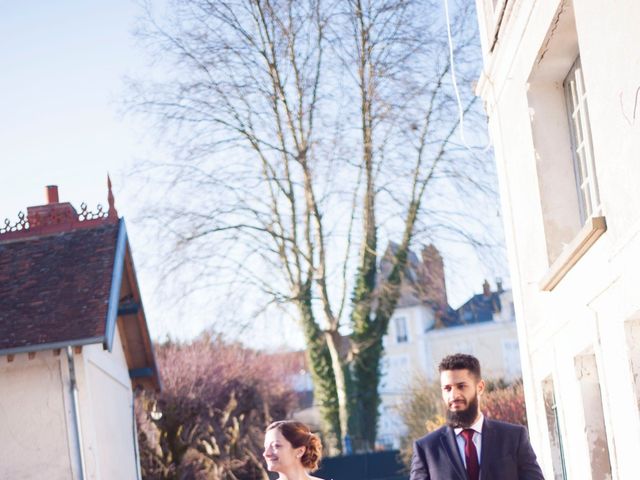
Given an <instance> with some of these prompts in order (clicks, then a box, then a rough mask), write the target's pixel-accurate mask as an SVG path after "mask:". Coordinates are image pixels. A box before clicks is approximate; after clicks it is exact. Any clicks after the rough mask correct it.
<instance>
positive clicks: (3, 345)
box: [0, 180, 161, 389]
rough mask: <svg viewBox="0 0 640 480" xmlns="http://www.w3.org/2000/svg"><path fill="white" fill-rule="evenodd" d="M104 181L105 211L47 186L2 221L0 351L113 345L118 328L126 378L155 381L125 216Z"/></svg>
mask: <svg viewBox="0 0 640 480" xmlns="http://www.w3.org/2000/svg"><path fill="white" fill-rule="evenodd" d="M107 186H108V196H107V200H108V206H109V207H108V210H107V211H103V210H102V207H100V206H98V209H97V211H96V212H91V211H88V210H87V207H86V205H85V204H82V205H81V211H80V212H79V213H78V212H77V211H76V210H75V208H73V206H72V205H71V204H70V203H61V202H60V201H59V199H58V187H56V186H49V187H47V200H48V203H47V204H46V205H39V206H35V207H29V208H28V209H27V215H26V216H25V215H23V214H20V215H18V218H19V220H18V222H17V223H15V224H11V222H10V221H9V220H5V222H4V226H0V355H12V354H15V353H22V352H35V351H38V350H50V349H58V348H63V347H67V346H74V345H75V346H77V345H89V344H100V343H101V344H103V346H104V347H105V348H106V349H108V350H109V351H111V348H112V346H113V344H114V337H115V335H116V330H118V332H119V334H120V339H121V341H122V346H123V349H124V354H125V357H126V360H127V365H128V366H129V376H130V377H131V378H132V381H133V382H134V383H135V385H136V386H137V385H140V386H143V387H144V388H147V387H149V388H154V389H160V388H161V384H160V377H159V375H158V370H157V367H156V362H155V356H154V353H153V344H152V342H151V338H150V336H149V330H148V327H147V322H146V318H145V315H144V309H143V307H142V300H141V298H140V290H139V287H138V282H137V279H136V275H135V269H134V267H133V260H132V258H131V252H130V249H129V243H128V240H127V232H126V228H125V225H124V220H123V219H118V214H117V212H116V209H115V205H114V199H113V194H112V192H111V182H110V181H109V180H108V181H107ZM123 296H124V298H123ZM121 302H124V303H123V304H122V305H121Z"/></svg>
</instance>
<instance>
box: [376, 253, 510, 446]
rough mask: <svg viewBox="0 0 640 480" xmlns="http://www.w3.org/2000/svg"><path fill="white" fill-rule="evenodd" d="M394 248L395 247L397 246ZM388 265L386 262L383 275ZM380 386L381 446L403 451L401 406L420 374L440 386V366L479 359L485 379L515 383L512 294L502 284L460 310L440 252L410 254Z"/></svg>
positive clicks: (485, 288)
mask: <svg viewBox="0 0 640 480" xmlns="http://www.w3.org/2000/svg"><path fill="white" fill-rule="evenodd" d="M390 248H394V247H393V245H392V246H390ZM387 267H388V266H387V265H386V264H385V260H384V259H383V261H382V263H381V270H382V271H383V272H384V271H385V268H387ZM384 349H385V353H384V358H383V362H382V379H381V383H380V395H381V401H382V403H381V406H380V419H379V424H378V443H379V445H380V446H382V447H385V448H399V447H400V441H401V438H402V437H403V436H404V435H405V434H406V427H405V425H404V423H403V421H402V419H401V417H400V415H399V413H398V406H399V405H401V404H402V403H403V402H405V401H406V395H407V393H406V389H407V386H408V384H409V382H411V381H412V379H413V378H414V377H415V376H416V375H421V376H425V377H426V378H427V379H429V380H430V381H437V380H438V379H439V375H438V371H437V368H438V363H439V362H440V360H441V359H442V358H443V357H445V356H446V355H450V354H452V353H458V352H462V353H471V354H473V355H475V356H477V357H478V358H479V359H480V361H481V363H482V368H483V375H484V376H485V377H486V378H492V379H504V380H507V381H509V380H514V379H516V378H519V377H520V376H521V370H520V352H519V349H518V338H517V332H516V324H515V316H514V309H513V302H512V299H511V292H510V291H505V290H503V288H502V284H501V282H498V283H497V288H496V291H491V288H490V285H489V283H488V282H486V281H485V283H484V285H482V293H479V294H477V295H474V296H473V297H472V298H470V299H469V300H468V301H467V302H465V303H464V304H463V305H462V306H460V307H459V308H458V309H457V310H453V309H452V308H451V307H449V305H448V304H447V295H446V288H445V278H444V266H443V261H442V257H441V256H440V254H439V253H438V251H437V249H436V248H435V247H434V246H433V245H430V246H428V247H426V248H425V249H423V251H422V260H419V259H418V257H417V256H416V255H415V254H413V253H410V255H409V266H408V268H407V270H406V271H405V275H404V279H403V283H402V296H401V298H400V301H399V302H398V306H397V307H396V310H395V312H394V314H393V316H392V318H391V321H390V324H389V330H388V332H387V335H386V336H385V338H384Z"/></svg>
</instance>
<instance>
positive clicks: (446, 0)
mask: <svg viewBox="0 0 640 480" xmlns="http://www.w3.org/2000/svg"><path fill="white" fill-rule="evenodd" d="M443 2H444V15H445V18H446V20H447V39H448V41H449V64H450V65H451V82H452V83H453V91H454V92H455V95H456V102H457V103H458V117H459V119H460V140H462V145H464V146H465V148H466V149H467V150H469V151H470V152H471V153H472V154H473V155H474V156H475V152H474V151H473V149H472V148H471V147H470V146H469V145H468V144H467V140H466V139H465V136H464V108H462V100H461V99H460V91H459V90H458V81H457V80H456V68H455V62H454V59H453V37H452V35H451V19H450V18H449V0H443ZM489 148H491V141H490V140H489V141H488V142H487V147H486V148H485V149H484V151H485V152H486V151H487V150H489Z"/></svg>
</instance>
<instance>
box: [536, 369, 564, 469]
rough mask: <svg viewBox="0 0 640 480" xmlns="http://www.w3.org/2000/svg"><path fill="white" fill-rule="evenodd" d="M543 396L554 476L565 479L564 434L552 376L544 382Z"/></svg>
mask: <svg viewBox="0 0 640 480" xmlns="http://www.w3.org/2000/svg"><path fill="white" fill-rule="evenodd" d="M542 397H543V399H544V411H545V413H546V417H547V428H548V432H549V446H550V447H551V464H552V467H553V478H554V480H565V479H566V478H567V468H566V466H565V463H564V450H563V446H562V435H561V433H560V420H559V418H558V405H557V403H556V394H555V390H554V388H553V379H552V378H551V377H550V376H549V377H547V378H546V379H545V380H544V381H543V382H542Z"/></svg>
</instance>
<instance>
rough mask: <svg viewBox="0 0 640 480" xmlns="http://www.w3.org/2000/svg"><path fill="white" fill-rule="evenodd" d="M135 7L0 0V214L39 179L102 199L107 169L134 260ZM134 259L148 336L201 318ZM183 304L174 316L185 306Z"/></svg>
mask: <svg viewBox="0 0 640 480" xmlns="http://www.w3.org/2000/svg"><path fill="white" fill-rule="evenodd" d="M140 12H141V9H140V7H139V6H138V4H136V3H135V2H134V1H130V0H108V1H107V0H92V1H81V0H57V1H45V0H40V1H38V0H33V1H29V2H14V1H9V0H0V32H1V34H2V38H3V42H2V44H1V46H0V72H2V73H1V74H0V167H1V168H0V222H2V223H4V219H5V218H8V219H9V220H10V221H11V222H12V223H14V222H15V221H16V220H17V215H18V212H19V211H24V212H25V213H26V207H27V206H32V205H40V204H43V203H45V193H44V192H45V186H46V185H58V187H59V195H60V201H63V202H65V201H66V202H71V203H72V204H73V205H74V206H75V207H76V209H79V208H80V204H81V203H82V202H86V203H87V205H88V207H89V209H95V207H96V205H97V204H99V203H100V204H102V205H103V206H105V207H106V203H107V200H106V199H107V187H106V178H107V174H109V175H110V176H111V179H112V182H113V191H114V195H115V199H116V208H117V209H118V213H119V214H120V215H121V216H124V217H125V218H126V219H128V220H127V230H128V232H129V235H130V243H131V246H132V250H133V256H134V260H136V259H138V258H140V257H142V255H140V254H138V255H137V254H136V251H138V252H140V251H142V250H144V249H145V248H146V246H145V245H144V242H143V238H144V237H145V236H144V232H142V231H140V230H139V227H138V226H137V225H136V223H135V222H132V221H131V220H130V219H134V218H135V217H136V215H138V214H139V213H140V212H141V210H142V209H143V208H144V205H143V204H142V201H141V200H140V198H141V196H140V195H139V192H140V191H141V189H143V188H144V185H141V184H140V183H139V181H140V180H136V178H135V177H133V176H131V175H130V172H131V171H132V169H133V167H134V165H136V163H137V162H139V161H141V160H147V159H158V158H161V157H162V156H163V155H165V152H164V151H162V149H161V148H160V147H159V146H157V145H156V142H155V141H154V136H153V134H151V133H150V131H149V130H148V128H145V125H144V124H142V123H141V121H140V120H138V119H136V118H133V117H131V116H128V115H123V113H122V111H123V107H122V100H121V99H122V98H123V96H124V95H125V93H126V88H125V85H124V78H125V77H127V76H131V77H135V76H136V75H139V74H141V72H144V71H145V70H147V67H148V65H147V62H148V55H147V53H146V52H145V50H144V49H143V48H142V46H140V45H138V43H137V41H136V38H135V36H134V35H133V31H134V28H135V25H136V18H137V16H138V15H139V14H140ZM445 262H446V259H445ZM469 262H470V263H469V268H468V270H467V275H466V277H465V278H464V279H462V280H461V281H459V282H457V286H456V287H455V288H454V289H451V288H450V289H449V295H450V299H451V300H452V302H451V303H452V304H453V305H454V306H456V303H461V302H462V301H463V300H464V299H465V298H467V297H468V296H470V295H471V294H473V293H474V292H479V291H480V290H481V283H482V279H483V272H482V267H481V266H480V265H478V264H477V262H476V261H475V260H473V259H470V260H469ZM136 266H137V273H138V279H139V283H140V286H141V290H142V295H143V302H144V305H145V311H146V314H147V320H148V323H149V326H150V330H151V334H152V336H153V337H154V338H157V339H162V338H165V337H166V336H168V335H169V336H172V337H177V338H186V337H187V338H188V337H190V336H194V335H196V334H197V333H198V332H199V331H201V330H202V329H203V328H206V327H207V326H208V323H207V322H208V320H207V319H206V316H201V318H200V320H198V321H196V322H191V323H184V322H181V323H180V322H175V321H173V320H172V318H175V317H176V316H178V314H176V313H175V312H174V313H173V314H168V313H167V311H166V308H165V307H164V306H163V305H161V303H160V302H159V301H158V295H157V294H156V293H155V292H154V291H153V289H154V288H155V286H156V282H155V281H154V280H155V278H154V275H155V272H153V271H152V270H150V269H148V268H146V267H145V265H144V263H142V264H140V263H138V261H137V260H136ZM448 282H450V279H449V278H448ZM453 284H454V285H455V282H453ZM185 308H186V312H181V313H180V314H179V316H184V315H186V316H188V315H189V312H190V310H189V307H188V306H187V307H185ZM194 308H195V307H194ZM281 321H282V322H283V323H282V324H274V323H271V324H270V327H268V328H270V329H271V330H272V332H271V333H273V331H276V332H277V335H278V341H279V342H282V343H286V344H290V345H293V346H301V337H300V335H299V333H298V332H295V331H292V330H291V329H290V328H287V327H286V324H285V323H284V322H286V321H287V320H281ZM264 328H267V327H264ZM253 338H263V339H264V338H266V339H269V338H273V336H272V335H271V336H270V334H269V333H268V332H267V334H266V335H254V336H253ZM257 346H260V345H257Z"/></svg>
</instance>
